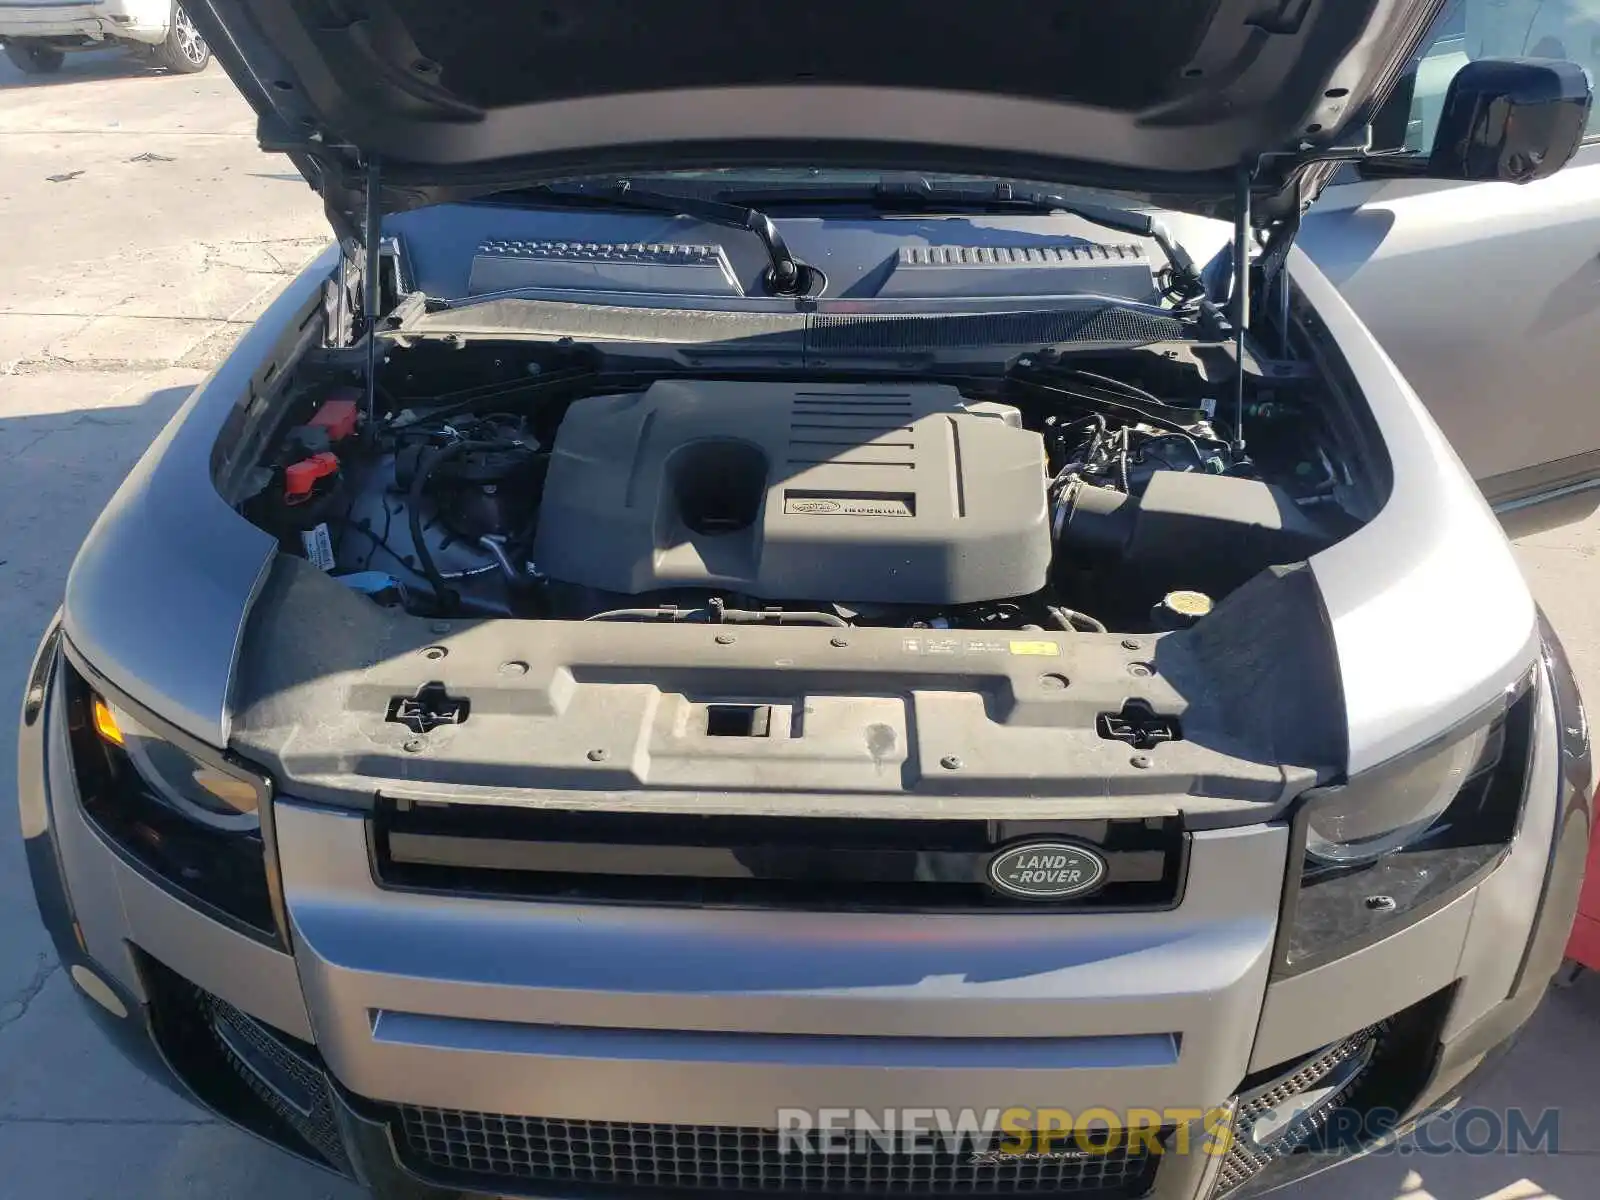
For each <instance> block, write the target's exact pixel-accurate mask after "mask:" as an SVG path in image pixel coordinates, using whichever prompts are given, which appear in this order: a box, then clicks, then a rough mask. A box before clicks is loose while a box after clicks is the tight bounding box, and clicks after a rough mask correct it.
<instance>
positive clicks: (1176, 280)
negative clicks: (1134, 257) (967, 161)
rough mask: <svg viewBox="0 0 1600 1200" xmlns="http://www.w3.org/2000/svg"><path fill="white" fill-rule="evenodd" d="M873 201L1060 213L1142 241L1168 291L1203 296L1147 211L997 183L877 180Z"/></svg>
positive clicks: (1181, 254) (1178, 248)
mask: <svg viewBox="0 0 1600 1200" xmlns="http://www.w3.org/2000/svg"><path fill="white" fill-rule="evenodd" d="M872 201H873V203H874V204H877V205H881V206H883V207H898V206H902V205H903V206H905V207H910V208H934V207H939V206H941V205H949V206H952V207H958V208H1022V209H1028V210H1031V211H1034V212H1061V213H1066V214H1067V215H1068V216H1072V217H1078V218H1080V219H1081V220H1084V221H1088V222H1090V223H1092V224H1095V225H1099V226H1102V227H1103V228H1106V229H1114V230H1116V231H1117V232H1118V233H1128V234H1132V235H1133V236H1134V237H1147V238H1150V239H1151V240H1152V241H1154V242H1155V244H1156V245H1157V246H1159V247H1160V248H1161V253H1162V254H1164V255H1166V258H1167V265H1168V266H1169V267H1170V268H1171V272H1172V287H1173V290H1174V291H1176V292H1178V293H1179V294H1181V295H1182V296H1183V297H1184V298H1185V299H1194V298H1195V297H1198V296H1202V295H1204V294H1205V290H1206V289H1205V284H1204V282H1203V281H1202V280H1201V278H1200V270H1199V268H1198V267H1196V266H1195V262H1194V259H1193V258H1192V257H1190V255H1189V252H1188V251H1187V250H1185V249H1184V248H1183V245H1182V243H1180V242H1179V241H1178V240H1177V239H1176V238H1174V237H1173V236H1172V231H1171V230H1169V229H1168V228H1167V226H1166V223H1165V222H1164V221H1161V220H1160V219H1159V218H1156V217H1152V216H1151V215H1150V214H1149V213H1141V212H1130V211H1128V210H1126V209H1121V208H1111V207H1109V206H1107V205H1103V204H1085V203H1083V202H1082V201H1079V200H1073V199H1070V198H1068V197H1066V196H1062V195H1059V194H1057V193H1055V192H1046V191H1043V190H1040V189H1038V188H1019V187H1017V186H1016V185H1015V184H1010V183H996V184H994V185H993V186H992V187H983V186H971V185H958V184H936V183H933V182H931V181H930V180H927V179H910V180H888V179H885V180H880V181H879V182H878V183H877V184H875V185H874V186H873V188H872Z"/></svg>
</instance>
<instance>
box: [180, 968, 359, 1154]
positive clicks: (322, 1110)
mask: <svg viewBox="0 0 1600 1200" xmlns="http://www.w3.org/2000/svg"><path fill="white" fill-rule="evenodd" d="M196 991H197V992H198V993H199V996H200V1000H201V1004H202V1005H203V1007H204V1008H205V1009H206V1011H207V1013H208V1014H209V1016H210V1025H211V1034H212V1036H213V1037H215V1038H216V1039H217V1045H218V1047H219V1048H220V1049H221V1050H222V1053H223V1054H224V1056H226V1058H227V1060H228V1063H229V1065H230V1066H232V1067H233V1069H234V1070H235V1071H237V1072H238V1074H239V1076H240V1078H241V1079H243V1080H244V1082H245V1084H246V1085H247V1086H248V1087H249V1088H250V1090H251V1091H252V1092H254V1093H255V1094H256V1095H257V1096H258V1097H260V1099H261V1100H262V1102H263V1103H265V1104H266V1105H267V1107H268V1108H270V1109H271V1110H272V1111H273V1112H274V1113H276V1114H277V1115H278V1117H279V1119H280V1120H282V1121H284V1122H286V1123H287V1124H288V1125H289V1126H290V1128H292V1129H293V1130H294V1131H295V1132H296V1133H298V1134H299V1135H300V1136H301V1137H303V1138H304V1139H305V1140H306V1141H307V1142H308V1143H310V1145H311V1147H312V1149H314V1150H315V1151H316V1152H317V1153H318V1154H320V1155H322V1157H323V1158H325V1159H327V1160H328V1162H329V1164H330V1165H332V1166H334V1167H337V1168H339V1169H340V1170H343V1169H344V1168H345V1166H346V1165H347V1164H346V1160H345V1152H344V1143H343V1142H342V1141H341V1140H340V1138H339V1128H338V1125H337V1123H336V1122H335V1119H334V1115H333V1102H332V1099H331V1097H330V1096H329V1093H328V1083H327V1079H326V1077H325V1076H324V1075H323V1074H322V1072H321V1070H319V1069H318V1068H317V1067H316V1066H314V1065H313V1064H312V1063H310V1062H308V1061H306V1059H305V1058H303V1057H302V1056H301V1055H300V1054H299V1053H297V1052H296V1051H294V1050H291V1049H290V1048H289V1047H288V1046H286V1045H285V1044H284V1043H283V1042H282V1041H280V1040H279V1039H278V1037H277V1036H276V1035H274V1034H273V1033H272V1032H270V1031H268V1030H267V1029H266V1028H265V1027H264V1026H262V1025H261V1024H260V1023H259V1022H257V1021H256V1020H255V1019H254V1018H253V1017H250V1016H247V1015H246V1014H244V1013H242V1012H240V1011H239V1010H238V1009H236V1008H235V1007H234V1006H233V1005H231V1004H229V1003H228V1002H227V1001H226V1000H223V999H222V998H221V997H219V996H213V995H211V994H210V993H209V992H204V991H200V990H199V989H198V988H197V989H196ZM269 1080H272V1081H275V1082H271V1083H269Z"/></svg>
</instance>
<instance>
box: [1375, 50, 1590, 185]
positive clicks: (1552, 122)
mask: <svg viewBox="0 0 1600 1200" xmlns="http://www.w3.org/2000/svg"><path fill="white" fill-rule="evenodd" d="M1593 98H1594V94H1593V91H1592V90H1591V88H1590V86H1589V76H1588V74H1587V73H1586V72H1585V71H1584V69H1583V68H1582V67H1580V66H1579V65H1578V64H1577V63H1573V62H1566V61H1564V60H1561V59H1548V58H1481V59H1478V60H1477V61H1476V62H1469V63H1467V64H1466V65H1465V66H1463V67H1462V68H1461V69H1460V70H1459V71H1457V72H1456V74H1455V77H1454V78H1453V79H1452V80H1451V81H1450V87H1449V89H1448V90H1447V91H1446V92H1445V96H1444V106H1443V107H1442V108H1441V110H1440V113H1439V126H1438V128H1437V129H1436V130H1435V131H1434V137H1433V150H1432V151H1431V152H1430V153H1428V154H1426V155H1424V154H1395V155H1377V156H1374V157H1372V158H1368V159H1364V160H1362V162H1361V174H1362V175H1363V176H1365V177H1366V178H1369V179H1381V178H1395V177H1402V176H1405V177H1411V178H1423V179H1456V180H1465V181H1469V182H1477V183H1483V182H1496V181H1500V182H1505V183H1531V182H1533V181H1534V180H1535V179H1544V178H1545V177H1547V176H1549V175H1554V174H1555V173H1556V172H1557V171H1559V170H1560V169H1561V168H1562V167H1564V166H1566V165H1567V162H1568V160H1570V159H1571V158H1572V156H1573V155H1574V154H1576V153H1577V150H1578V146H1579V144H1580V143H1581V142H1582V141H1583V136H1584V131H1585V130H1586V128H1587V127H1588V124H1589V108H1590V105H1591V104H1592V103H1593Z"/></svg>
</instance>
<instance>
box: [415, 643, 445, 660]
mask: <svg viewBox="0 0 1600 1200" xmlns="http://www.w3.org/2000/svg"><path fill="white" fill-rule="evenodd" d="M449 653H450V651H448V650H446V649H445V648H444V647H443V646H429V647H428V648H427V649H426V650H424V651H423V652H422V657H423V658H426V659H432V660H434V661H437V660H439V659H441V658H443V657H444V656H445V655H446V654H449Z"/></svg>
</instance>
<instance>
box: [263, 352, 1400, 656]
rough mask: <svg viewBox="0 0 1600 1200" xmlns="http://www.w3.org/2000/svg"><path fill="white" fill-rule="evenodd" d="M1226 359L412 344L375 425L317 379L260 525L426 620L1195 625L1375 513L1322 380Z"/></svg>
mask: <svg viewBox="0 0 1600 1200" xmlns="http://www.w3.org/2000/svg"><path fill="white" fill-rule="evenodd" d="M1214 366H1215V364H1210V365H1208V364H1207V363H1206V362H1205V361H1203V360H1202V359H1201V358H1200V357H1199V356H1197V355H1196V354H1194V353H1193V352H1192V351H1191V350H1189V349H1188V348H1181V347H1180V348H1176V349H1175V348H1166V349H1163V348H1161V347H1146V348H1141V349H1139V350H1127V351H1105V352H1100V353H1083V352H1075V353H1072V354H1070V355H1061V354H1052V353H1048V352H1046V353H1042V354H1039V355H1032V356H1026V357H1023V358H1021V359H1018V360H1016V361H1014V362H1012V363H1010V364H1007V365H1006V366H1005V368H1004V370H1003V371H998V372H996V373H994V374H992V375H976V374H974V375H969V376H959V377H951V376H939V375H935V374H929V375H926V376H920V375H914V374H904V373H902V374H895V375H886V376H880V377H863V376H862V375H860V374H859V373H858V374H854V375H849V376H846V375H829V374H823V373H820V372H813V373H809V374H808V373H805V372H790V373H788V374H784V373H779V372H750V373H744V374H737V375H735V374H719V373H716V372H705V371H702V372H690V371H687V370H684V369H682V368H681V367H677V368H668V369H661V370H655V371H650V370H643V371H641V370H636V369H635V370H626V371H624V370H617V369H615V364H608V363H606V362H604V361H601V360H599V356H597V355H595V354H592V353H587V354H586V353H584V352H581V351H566V352H563V353H560V354H552V353H551V352H550V350H549V348H548V347H535V348H529V347H518V348H510V347H507V346H504V345H502V346H488V345H486V346H484V347H482V348H481V349H480V348H478V347H474V348H472V349H471V350H466V349H460V348H455V349H446V348H442V347H439V346H437V345H433V344H428V343H418V344H417V345H415V346H413V347H411V348H405V349H394V350H391V351H390V352H389V355H388V357H387V360H386V361H385V362H384V364H383V366H382V371H381V374H380V376H379V381H378V384H377V386H376V388H375V396H376V403H375V405H374V408H373V411H372V412H371V414H370V415H368V414H367V413H366V412H365V411H364V403H363V400H364V397H363V395H362V393H361V392H360V391H359V390H358V389H356V388H354V387H351V386H350V384H349V382H348V377H346V378H340V375H339V372H338V371H337V370H334V369H331V368H330V369H325V370H322V371H316V370H308V371H307V372H306V376H305V378H304V380H303V382H302V386H300V387H299V388H298V389H297V390H296V392H295V395H294V399H293V401H292V403H291V406H290V410H289V412H288V413H287V414H286V417H285V419H284V421H283V422H282V424H281V425H280V426H279V428H278V429H277V430H275V431H274V433H273V435H272V438H271V441H270V445H269V449H268V450H267V452H266V454H265V455H264V456H263V457H262V459H261V461H260V462H259V464H258V466H257V468H256V470H255V471H254V472H253V475H252V478H251V482H250V485H249V488H248V489H247V491H248V495H247V496H246V497H245V498H243V500H242V502H241V508H242V511H244V513H245V514H246V515H247V516H248V517H249V518H250V519H251V520H253V521H254V522H255V523H256V524H257V525H259V526H260V527H261V528H263V529H265V530H267V531H268V532H270V533H272V534H273V535H274V536H275V537H277V538H278V539H279V543H280V546H281V548H282V549H283V551H284V552H286V553H290V554H295V555H300V556H302V557H304V558H306V559H308V560H309V561H311V562H312V563H313V564H314V565H316V566H318V567H320V568H322V569H323V570H324V571H326V572H327V573H328V574H329V575H330V576H332V577H333V578H335V579H337V580H338V581H340V582H341V583H343V584H344V585H345V586H347V587H350V588H352V589H354V590H356V591H358V592H361V593H363V594H365V595H367V596H369V597H370V598H371V599H372V601H373V602H374V603H377V604H381V605H388V606H398V607H401V608H403V609H405V610H406V611H408V612H411V613H414V614H416V615H420V616H451V615H457V614H461V615H483V616H506V617H521V618H532V619H547V620H548V619H554V620H577V621H659V622H680V621H694V622H713V623H724V622H726V623H735V624H773V625H812V626H837V627H846V626H856V625H876V626H891V627H904V628H915V629H928V628H932V629H939V628H962V629H986V628H994V629H1010V630H1027V629H1053V630H1083V631H1091V632H1105V631H1107V630H1117V631H1125V632H1137V631H1147V630H1151V629H1158V630H1159V629H1176V628H1183V627H1187V626H1189V625H1192V624H1194V623H1195V622H1196V621H1198V620H1201V619H1204V617H1205V616H1206V615H1207V614H1208V613H1209V612H1210V611H1211V609H1212V608H1213V607H1214V605H1215V604H1216V603H1217V602H1218V601H1220V600H1221V599H1222V598H1224V597H1225V596H1226V595H1227V594H1228V593H1230V592H1231V591H1233V590H1235V589H1236V588H1238V587H1239V586H1241V585H1242V584H1243V583H1244V582H1246V581H1247V580H1248V579H1250V578H1251V577H1253V576H1255V575H1257V574H1259V573H1260V572H1261V571H1263V570H1265V569H1266V568H1268V567H1271V566H1274V565H1279V564H1286V563H1292V562H1298V561H1302V560H1304V559H1305V558H1306V557H1307V556H1309V555H1310V554H1313V553H1315V552H1316V551H1317V550H1319V549H1321V548H1322V547H1324V546H1327V545H1329V544H1331V543H1332V542H1334V541H1336V540H1338V539H1340V538H1342V537H1344V536H1346V535H1348V534H1349V533H1350V532H1353V530H1354V529H1356V528H1358V527H1359V525H1360V524H1361V523H1362V522H1363V521H1364V520H1365V519H1366V517H1368V516H1370V513H1371V511H1372V507H1373V497H1372V496H1371V495H1370V494H1369V489H1367V488H1366V487H1364V485H1363V483H1362V479H1363V478H1364V477H1363V476H1362V474H1361V473H1360V472H1356V471H1352V469H1351V465H1350V464H1351V462H1352V460H1353V457H1354V456H1353V452H1352V446H1353V445H1354V444H1355V441H1356V440H1357V439H1356V438H1355V437H1354V436H1353V435H1352V434H1351V432H1350V431H1349V430H1348V429H1346V428H1344V427H1343V425H1342V424H1341V421H1340V420H1339V412H1340V410H1339V408H1338V406H1337V405H1334V404H1332V403H1330V402H1329V397H1328V396H1327V395H1325V394H1322V393H1320V392H1319V391H1318V389H1316V388H1315V387H1313V386H1311V385H1310V384H1309V382H1308V377H1307V375H1306V373H1304V372H1302V373H1298V374H1297V375H1295V376H1294V377H1293V378H1292V379H1290V380H1288V381H1271V380H1270V379H1269V377H1268V376H1267V375H1264V374H1261V373H1259V372H1258V373H1257V374H1255V375H1253V376H1251V377H1250V378H1249V380H1248V384H1249V386H1248V387H1247V390H1246V395H1245V402H1244V404H1243V406H1242V407H1240V408H1238V409H1237V410H1235V408H1234V401H1233V399H1232V397H1231V396H1230V395H1229V393H1231V391H1232V384H1231V382H1226V383H1224V382H1219V372H1218V371H1217V370H1215V369H1214ZM1230 371H1231V368H1230ZM463 381H467V382H466V383H465V385H463ZM1240 425H1244V426H1245V427H1246V428H1247V430H1248V433H1249V439H1248V441H1245V440H1244V439H1242V438H1241V437H1240V431H1239V429H1238V428H1237V426H1240Z"/></svg>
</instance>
